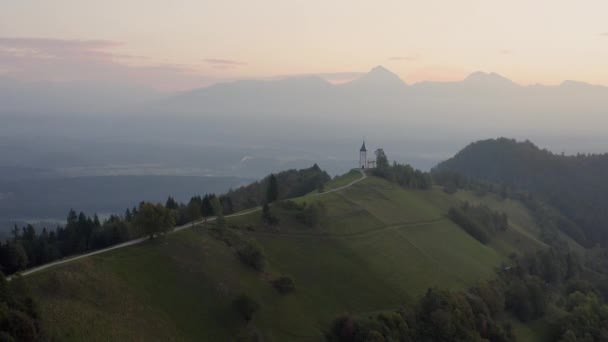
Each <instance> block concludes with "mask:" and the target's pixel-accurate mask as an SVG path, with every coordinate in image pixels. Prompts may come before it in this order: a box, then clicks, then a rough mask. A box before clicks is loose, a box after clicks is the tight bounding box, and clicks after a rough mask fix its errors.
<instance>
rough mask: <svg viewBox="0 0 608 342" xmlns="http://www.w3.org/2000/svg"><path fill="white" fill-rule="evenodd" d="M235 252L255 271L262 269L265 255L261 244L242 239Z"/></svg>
mask: <svg viewBox="0 0 608 342" xmlns="http://www.w3.org/2000/svg"><path fill="white" fill-rule="evenodd" d="M236 253H237V254H238V256H239V258H240V259H241V261H242V262H243V263H244V264H246V265H249V266H251V267H253V268H254V269H255V270H256V271H260V272H261V271H263V270H264V266H265V265H266V255H265V254H264V249H263V248H262V246H261V245H260V244H258V243H257V242H256V241H255V240H248V241H243V242H242V244H241V245H240V246H239V247H237V250H236Z"/></svg>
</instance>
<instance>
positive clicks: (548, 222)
mask: <svg viewBox="0 0 608 342" xmlns="http://www.w3.org/2000/svg"><path fill="white" fill-rule="evenodd" d="M432 176H433V182H434V183H435V184H437V185H440V186H442V187H443V190H444V191H445V192H446V193H450V194H452V193H455V192H456V191H457V190H459V189H463V190H468V191H472V192H474V193H475V194H476V195H478V196H484V195H486V194H488V193H491V194H494V195H497V196H499V197H500V198H502V199H507V198H510V199H513V200H517V201H520V202H521V203H522V204H524V205H525V207H526V208H527V209H528V210H529V212H530V213H531V214H532V216H533V218H534V219H535V221H536V223H537V225H538V226H539V228H540V229H541V236H540V238H541V239H542V240H543V241H544V242H546V243H547V244H549V245H551V246H557V245H561V244H563V243H564V241H563V240H562V239H560V238H559V234H558V232H560V231H561V232H563V233H564V234H566V235H567V236H569V237H570V238H572V239H573V240H574V241H576V242H578V243H580V244H582V245H583V246H586V245H587V246H588V245H589V244H588V241H587V238H586V236H585V233H584V231H583V229H582V228H581V227H580V226H579V225H578V224H577V223H576V222H574V221H573V220H571V219H569V218H568V217H566V216H565V215H563V214H562V213H561V212H559V211H557V210H556V209H554V208H553V207H551V206H550V205H547V204H546V203H545V202H544V201H543V200H541V199H540V198H539V196H538V195H534V194H532V193H530V192H528V191H524V190H521V189H514V188H512V187H510V186H507V185H505V184H495V183H491V182H487V181H483V180H478V179H472V178H469V177H466V176H463V175H462V174H460V173H458V172H455V171H434V172H433V173H432Z"/></svg>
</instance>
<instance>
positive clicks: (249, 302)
mask: <svg viewBox="0 0 608 342" xmlns="http://www.w3.org/2000/svg"><path fill="white" fill-rule="evenodd" d="M232 306H233V307H234V309H235V310H236V311H237V312H238V313H239V314H240V315H241V317H243V319H245V320H246V321H248V322H249V321H251V320H252V319H253V315H254V314H255V313H256V312H257V311H259V310H260V304H259V303H258V302H257V301H255V299H253V298H251V297H249V296H248V295H244V294H243V295H240V296H238V297H236V299H235V300H234V301H233V302H232Z"/></svg>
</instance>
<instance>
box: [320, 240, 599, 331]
mask: <svg viewBox="0 0 608 342" xmlns="http://www.w3.org/2000/svg"><path fill="white" fill-rule="evenodd" d="M582 272H583V268H582V266H581V264H580V261H579V260H578V259H577V257H576V256H575V255H574V254H573V253H571V252H570V251H558V250H556V249H547V250H544V251H539V252H537V253H533V254H528V255H526V256H523V257H515V256H514V257H513V260H512V265H511V266H509V267H504V268H503V269H502V270H501V271H500V272H499V274H498V277H497V279H495V280H492V281H487V282H483V283H480V284H479V285H477V286H475V287H472V288H469V289H468V290H466V291H458V292H454V291H447V290H438V289H429V290H428V291H427V292H426V294H425V295H424V296H422V297H421V298H419V299H418V300H417V301H416V302H415V303H413V304H412V305H404V306H401V307H400V308H398V309H397V310H395V311H393V312H384V313H378V314H374V315H371V316H364V317H361V316H353V315H342V316H340V317H338V318H336V319H335V320H334V322H333V323H332V325H331V326H330V328H329V331H328V332H327V340H328V341H335V342H347V341H348V342H352V341H463V342H464V341H487V340H489V341H514V340H515V337H514V334H513V329H512V326H511V324H510V323H509V321H508V320H505V318H506V317H508V315H505V314H506V313H510V314H512V315H514V316H515V317H517V319H519V320H520V321H522V322H529V321H531V320H534V319H538V318H541V317H544V316H545V315H546V314H547V311H548V310H549V308H550V306H551V305H553V306H557V307H558V308H559V310H564V311H565V312H567V314H566V316H564V317H563V318H562V319H560V321H559V322H554V323H556V324H555V325H552V327H551V331H550V332H549V334H550V336H549V337H550V340H552V341H560V340H561V341H576V339H568V338H569V337H572V336H574V337H577V338H581V337H582V338H587V339H583V340H584V341H605V337H606V336H607V335H605V334H606V333H608V325H606V324H605V323H606V317H607V316H606V311H605V310H606V306H605V304H604V303H603V302H602V301H601V300H600V299H599V298H600V296H601V295H600V294H598V292H597V291H596V290H594V289H595V288H594V285H593V284H592V283H590V282H587V281H585V280H584V279H583V278H582ZM581 291H584V292H581ZM579 293H580V294H579ZM573 294H574V295H573ZM564 298H566V299H567V300H564ZM570 298H572V299H570ZM573 302H574V303H573ZM581 307H582V308H584V311H583V312H581V311H579V309H580V308H581ZM577 308H578V309H577ZM583 318H584V319H586V320H585V321H584V324H583V325H580V323H578V322H577V320H579V319H583ZM577 324H579V325H577ZM585 336H586V337H585Z"/></svg>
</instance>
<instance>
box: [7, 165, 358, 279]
mask: <svg viewBox="0 0 608 342" xmlns="http://www.w3.org/2000/svg"><path fill="white" fill-rule="evenodd" d="M359 172H361V178H359V179H356V180H354V181H352V182H350V183H348V184H346V185H344V186H341V187H339V188H336V189H331V190H327V191H324V192H319V193H314V194H309V195H307V196H306V197H309V196H323V195H326V194H330V193H333V192H337V191H340V190H344V189H347V188H349V187H351V186H353V185H355V184H357V183H359V182H360V181H362V180H364V179H365V178H367V175H366V174H365V172H363V170H359ZM260 210H262V207H255V208H252V209H247V210H244V211H241V212H238V213H234V214H231V215H226V216H225V217H226V218H229V217H237V216H243V215H248V214H251V213H254V212H256V211H260ZM212 221H215V217H209V218H207V220H206V222H212ZM204 222H205V220H204V219H203V220H199V221H195V222H189V223H186V224H184V225H181V226H177V227H175V228H173V230H172V231H170V232H168V233H167V234H173V233H177V232H179V231H182V230H184V229H188V228H192V227H193V226H196V225H198V224H201V223H204ZM146 240H148V237H147V236H145V237H141V238H137V239H134V240H130V241H125V242H122V243H119V244H117V245H114V246H110V247H107V248H103V249H98V250H96V251H93V252H90V253H86V254H81V255H77V256H72V257H68V258H64V259H61V260H57V261H53V262H50V263H48V264H44V265H40V266H36V267H33V268H30V269H27V270H24V271H22V272H19V273H17V274H18V275H20V276H27V275H30V274H32V273H36V272H40V271H42V270H45V269H48V268H51V267H54V266H58V265H61V264H65V263H68V262H71V261H75V260H78V259H83V258H88V257H90V256H93V255H97V254H101V253H105V252H109V251H111V250H114V249H119V248H124V247H128V246H133V245H137V244H140V243H142V242H144V241H146ZM12 277H13V276H8V277H7V278H6V279H7V280H8V281H10V280H11V279H12Z"/></svg>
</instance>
